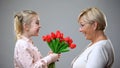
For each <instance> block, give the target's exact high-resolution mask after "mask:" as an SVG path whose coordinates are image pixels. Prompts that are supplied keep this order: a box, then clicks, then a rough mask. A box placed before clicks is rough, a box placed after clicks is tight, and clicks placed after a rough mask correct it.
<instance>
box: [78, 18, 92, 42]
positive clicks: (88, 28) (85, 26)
mask: <svg viewBox="0 0 120 68" xmlns="http://www.w3.org/2000/svg"><path fill="white" fill-rule="evenodd" d="M79 22H80V29H79V30H80V32H82V33H83V34H84V36H85V38H86V39H87V40H92V38H93V31H94V27H93V26H92V24H89V23H87V22H85V21H84V20H83V19H82V18H81V19H80V21H79Z"/></svg>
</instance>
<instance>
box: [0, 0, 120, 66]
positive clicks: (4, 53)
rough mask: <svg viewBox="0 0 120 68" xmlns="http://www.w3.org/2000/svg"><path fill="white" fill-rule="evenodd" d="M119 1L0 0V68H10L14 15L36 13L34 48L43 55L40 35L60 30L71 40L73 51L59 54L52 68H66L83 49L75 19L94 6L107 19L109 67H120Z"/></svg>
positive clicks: (82, 38)
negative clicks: (112, 55) (27, 11)
mask: <svg viewBox="0 0 120 68" xmlns="http://www.w3.org/2000/svg"><path fill="white" fill-rule="evenodd" d="M119 2H120V1H119V0H115V1H114V0H8V1H7V0H1V1H0V68H13V67H14V66H13V55H14V45H15V40H14V38H15V37H14V31H13V16H14V14H15V12H17V11H21V10H24V9H31V10H34V11H36V12H38V13H39V15H40V19H41V21H40V22H41V24H42V28H41V30H40V36H39V37H38V38H33V39H34V43H35V45H36V46H37V47H38V48H39V50H40V51H41V53H42V54H43V56H45V55H47V52H48V51H49V47H48V46H47V44H46V43H45V42H43V41H42V39H41V36H42V35H44V34H48V33H50V32H51V31H56V30H57V29H59V30H61V31H62V32H63V33H64V34H65V35H66V36H70V37H72V38H73V40H74V42H75V43H76V44H77V48H76V49H74V50H71V51H70V52H68V53H64V54H62V57H61V59H60V61H59V62H57V63H56V65H57V66H56V68H70V66H71V65H70V64H71V62H72V60H73V58H74V57H75V56H76V55H78V54H80V53H81V52H82V50H83V49H84V48H85V47H86V46H87V44H88V43H89V41H86V40H85V38H84V36H83V35H82V33H80V32H79V25H78V23H77V16H78V14H79V12H80V11H81V10H82V9H84V8H87V7H93V6H95V7H98V8H100V9H101V10H103V12H104V13H105V14H106V16H107V20H108V27H107V29H106V34H107V35H108V37H109V38H110V39H111V41H112V43H113V46H114V48H115V63H114V65H113V68H118V67H120V65H119V63H120V59H119V57H120V53H119V52H120V36H119V35H120V27H119V26H120V23H119V19H120V14H119V12H120V8H119V6H120V5H119Z"/></svg>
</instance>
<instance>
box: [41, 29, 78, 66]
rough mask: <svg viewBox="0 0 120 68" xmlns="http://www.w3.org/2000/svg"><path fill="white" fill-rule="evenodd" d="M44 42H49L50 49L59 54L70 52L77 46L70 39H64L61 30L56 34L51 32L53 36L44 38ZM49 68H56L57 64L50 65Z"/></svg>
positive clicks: (49, 35)
mask: <svg viewBox="0 0 120 68" xmlns="http://www.w3.org/2000/svg"><path fill="white" fill-rule="evenodd" d="M42 39H43V41H45V42H47V44H48V46H49V47H50V49H51V50H52V51H53V52H54V53H57V54H60V53H63V52H68V51H69V48H70V49H74V48H75V47H76V44H74V43H73V40H72V39H71V38H70V37H64V34H63V33H61V32H60V31H59V30H57V31H56V33H54V32H51V34H48V35H45V36H43V37H42ZM48 68H55V62H53V63H51V64H49V66H48Z"/></svg>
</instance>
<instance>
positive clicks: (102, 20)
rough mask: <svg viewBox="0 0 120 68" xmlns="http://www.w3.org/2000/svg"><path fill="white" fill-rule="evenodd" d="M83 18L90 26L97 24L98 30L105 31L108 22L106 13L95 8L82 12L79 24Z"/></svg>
mask: <svg viewBox="0 0 120 68" xmlns="http://www.w3.org/2000/svg"><path fill="white" fill-rule="evenodd" d="M81 18H82V19H83V20H84V21H85V22H87V23H90V24H92V23H94V22H97V23H98V26H97V30H105V27H106V26H107V20H106V17H105V15H104V13H102V11H100V10H99V9H98V8H95V7H93V8H87V9H85V10H82V11H81V13H80V15H79V16H78V23H80V19H81Z"/></svg>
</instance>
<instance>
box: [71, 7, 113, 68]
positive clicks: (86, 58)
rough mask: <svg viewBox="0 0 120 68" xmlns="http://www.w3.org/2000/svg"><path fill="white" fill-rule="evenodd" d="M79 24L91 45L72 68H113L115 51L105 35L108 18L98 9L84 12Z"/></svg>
mask: <svg viewBox="0 0 120 68" xmlns="http://www.w3.org/2000/svg"><path fill="white" fill-rule="evenodd" d="M78 23H79V24H80V25H81V27H80V29H79V30H80V32H82V33H83V34H84V36H85V38H86V39H87V40H90V41H91V43H90V44H89V45H88V46H87V48H86V49H85V50H84V52H83V53H82V54H81V55H79V56H78V57H76V58H75V59H74V60H73V62H72V68H111V67H112V65H113V62H114V49H113V46H112V43H111V41H110V39H109V38H107V36H106V35H105V33H104V30H105V27H106V23H107V22H106V17H105V15H104V14H103V13H102V12H101V11H100V10H99V9H98V8H88V9H85V10H83V11H82V12H81V13H80V15H79V17H78Z"/></svg>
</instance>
